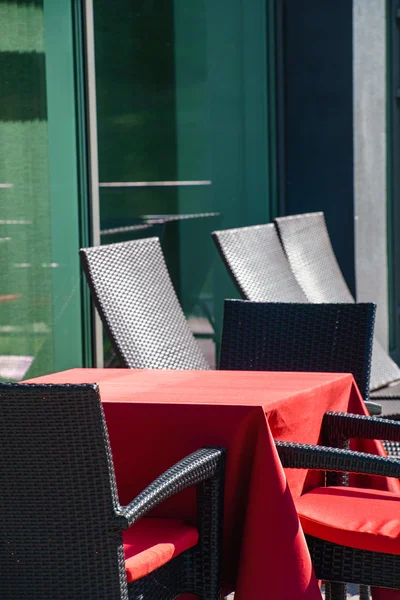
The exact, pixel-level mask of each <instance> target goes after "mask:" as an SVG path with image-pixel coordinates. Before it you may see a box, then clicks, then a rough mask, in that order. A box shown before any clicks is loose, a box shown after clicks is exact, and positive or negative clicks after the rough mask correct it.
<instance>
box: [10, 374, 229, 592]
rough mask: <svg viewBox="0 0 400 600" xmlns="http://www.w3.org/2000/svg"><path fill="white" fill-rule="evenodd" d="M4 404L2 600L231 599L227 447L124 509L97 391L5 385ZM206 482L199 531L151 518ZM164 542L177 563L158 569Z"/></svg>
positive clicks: (194, 461)
mask: <svg viewBox="0 0 400 600" xmlns="http://www.w3.org/2000/svg"><path fill="white" fill-rule="evenodd" d="M0 395H1V402H0V415H1V418H0V423H1V427H2V430H3V435H1V436H0V440H1V441H0V446H1V451H0V456H1V461H0V464H1V466H0V485H1V509H2V521H1V540H2V541H1V543H0V561H1V565H2V568H1V577H0V597H1V598H4V599H7V600H23V599H27V600H28V599H29V600H31V599H35V600H83V599H85V600H101V599H104V600H110V599H111V598H112V599H115V600H117V599H121V600H128V599H132V600H138V599H139V598H140V599H142V600H172V599H173V598H176V597H177V596H179V595H180V594H181V593H184V592H189V593H194V594H196V595H198V596H199V598H201V599H203V600H219V599H220V594H221V591H220V575H219V573H220V559H221V528H222V510H223V473H224V454H225V453H224V450H222V449H220V448H203V449H200V450H198V451H197V452H194V453H193V454H191V455H190V456H187V457H186V458H184V459H183V460H182V461H180V462H179V463H177V464H176V465H175V466H173V467H171V469H169V470H168V471H166V472H165V473H164V474H163V475H161V476H160V477H159V478H158V479H156V480H155V481H154V482H153V483H152V484H150V485H149V486H148V487H147V488H146V489H145V490H143V492H142V493H140V494H139V495H138V496H137V497H136V498H135V499H134V500H132V502H131V503H130V504H129V505H128V506H121V505H120V504H119V501H118V494H117V488H116V483H115V477H114V468H113V462H112V456H111V450H110V446H109V441H108V434H107V429H106V425H105V421H104V415H103V411H102V406H101V402H100V398H99V393H98V389H97V386H95V385H34V384H25V385H24V384H0ZM133 460H134V459H133ZM194 485H196V486H197V497H198V524H197V527H193V526H189V525H185V524H184V523H183V522H181V521H178V520H170V519H156V520H154V519H153V518H148V517H146V515H147V513H148V512H149V511H150V510H151V509H152V508H153V507H155V506H156V505H157V504H159V503H161V502H162V501H163V500H165V499H167V498H169V497H170V496H172V495H174V494H176V493H178V492H179V491H181V490H183V489H184V488H187V487H190V486H194ZM122 532H124V533H122ZM139 538H140V539H139ZM137 539H139V547H136V546H137V542H136V541H135V540H137ZM143 540H146V544H145V546H143ZM160 542H165V543H171V544H174V546H175V556H174V557H173V558H172V559H170V557H168V556H164V557H161V555H160V554H159V555H158V558H159V563H158V565H155V564H154V563H153V562H152V558H153V554H152V549H153V548H154V546H155V545H157V544H158V543H160ZM135 544H136V546H135ZM138 551H139V552H141V554H140V556H139V555H138V554H137V553H138ZM137 557H138V558H137ZM154 569H156V570H154Z"/></svg>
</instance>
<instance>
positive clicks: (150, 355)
mask: <svg viewBox="0 0 400 600" xmlns="http://www.w3.org/2000/svg"><path fill="white" fill-rule="evenodd" d="M79 253H80V257H81V262H82V266H83V271H84V273H85V275H86V278H87V282H88V284H89V288H90V290H91V293H92V298H93V301H94V304H95V306H96V308H97V310H98V312H99V314H100V317H101V319H102V322H103V325H104V327H105V330H106V332H107V334H108V336H109V338H110V340H111V342H112V344H113V347H114V350H115V352H116V354H117V356H118V358H119V359H120V360H121V362H122V364H123V365H124V366H125V367H129V368H131V369H209V365H208V363H207V361H206V359H205V357H204V356H203V354H202V352H201V350H200V348H199V346H198V344H197V342H196V340H195V338H194V336H193V334H192V332H191V331H190V329H189V325H188V323H187V321H186V319H185V315H184V314H183V311H182V308H181V306H180V304H179V301H178V298H177V296H176V293H175V290H174V287H173V285H172V282H171V279H170V276H169V273H168V269H167V266H166V264H165V260H164V256H163V253H162V250H161V246H160V241H159V239H158V238H145V239H141V240H135V241H131V242H122V243H119V244H108V245H105V246H96V247H93V248H83V249H81V250H80V252H79Z"/></svg>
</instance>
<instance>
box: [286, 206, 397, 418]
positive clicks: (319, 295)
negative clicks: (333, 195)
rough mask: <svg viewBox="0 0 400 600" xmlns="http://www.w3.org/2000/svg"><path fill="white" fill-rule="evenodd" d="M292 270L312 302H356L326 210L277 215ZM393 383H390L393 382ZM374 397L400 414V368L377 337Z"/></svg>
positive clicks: (387, 411)
mask: <svg viewBox="0 0 400 600" xmlns="http://www.w3.org/2000/svg"><path fill="white" fill-rule="evenodd" d="M275 222H276V224H277V227H278V230H279V235H280V238H281V240H282V244H283V247H284V250H285V253H286V255H287V258H288V260H289V263H290V266H291V268H292V271H293V273H294V275H295V277H296V279H297V281H298V282H299V285H300V286H301V288H302V290H303V292H304V294H305V295H306V297H307V300H308V301H309V302H354V298H353V297H352V295H351V293H350V291H349V289H348V287H347V285H346V282H345V280H344V278H343V275H342V273H341V271H340V268H339V265H338V263H337V260H336V257H335V254H334V251H333V248H332V244H331V241H330V238H329V233H328V229H327V227H326V223H325V217H324V214H323V213H322V212H316V213H308V214H303V215H294V216H289V217H280V218H278V219H275ZM389 384H390V385H389ZM371 398H372V399H376V401H377V402H379V403H380V404H381V406H382V416H384V417H389V418H396V419H397V418H400V368H399V367H398V366H397V365H396V363H394V362H393V360H392V359H391V358H390V356H389V355H388V354H387V352H386V351H385V350H384V349H383V347H382V346H381V344H380V343H379V342H378V340H377V339H376V338H375V340H374V349H373V355H372V371H371Z"/></svg>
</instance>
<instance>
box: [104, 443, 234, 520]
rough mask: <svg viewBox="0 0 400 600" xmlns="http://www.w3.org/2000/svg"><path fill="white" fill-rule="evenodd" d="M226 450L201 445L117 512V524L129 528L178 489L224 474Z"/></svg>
mask: <svg viewBox="0 0 400 600" xmlns="http://www.w3.org/2000/svg"><path fill="white" fill-rule="evenodd" d="M225 455H226V451H225V450H224V449H223V448H200V450H197V451H196V452H193V453H192V454H189V456H186V457H185V458H184V459H182V460H181V461H179V462H178V463H176V464H175V465H174V466H173V467H170V468H169V469H168V470H167V471H165V472H164V473H163V474H162V475H160V476H159V477H157V479H155V480H154V481H153V482H152V483H151V484H150V485H148V486H147V487H146V488H145V489H144V490H143V491H142V492H141V493H140V494H139V495H138V496H136V498H135V499H134V500H132V502H130V503H129V504H128V505H127V506H121V507H120V508H119V510H118V511H117V513H116V517H117V523H118V527H119V528H121V529H128V527H130V526H131V525H132V524H133V523H135V521H137V520H138V519H140V518H141V517H143V516H144V515H145V514H146V513H148V512H149V511H150V510H151V509H152V508H154V507H155V506H157V504H160V503H161V502H163V501H164V500H167V498H170V497H171V496H174V495H175V494H177V493H178V492H181V491H182V490H184V489H186V488H188V487H191V486H193V485H197V484H199V483H202V482H204V481H206V480H210V479H219V478H221V477H222V476H223V472H224V467H225Z"/></svg>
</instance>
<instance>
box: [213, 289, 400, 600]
mask: <svg viewBox="0 0 400 600" xmlns="http://www.w3.org/2000/svg"><path fill="white" fill-rule="evenodd" d="M374 316H375V305H373V304H314V305H311V304H296V303H287V304H284V303H262V302H246V301H242V300H226V301H225V310H224V324H223V334H222V343H221V361H220V366H221V368H222V369H231V370H241V369H244V370H258V371H260V370H278V371H282V370H283V371H296V370H299V371H327V372H336V371H337V372H342V371H350V372H352V373H353V374H354V377H355V379H356V381H357V384H358V386H359V389H360V391H361V392H362V393H364V394H365V395H367V394H368V389H369V377H370V368H371V354H372V340H373V324H374ZM322 436H323V441H324V443H326V444H327V446H335V447H340V448H343V447H347V445H348V441H349V439H350V438H367V439H388V440H395V441H396V440H400V423H397V422H392V421H388V420H383V419H376V418H369V417H359V416H355V415H346V414H341V413H327V414H326V415H325V418H324V423H323V429H322ZM276 445H277V449H278V453H279V456H280V458H281V461H282V464H283V466H284V467H290V468H305V469H318V470H325V471H327V472H329V471H333V472H334V473H335V474H336V473H338V472H343V473H345V472H350V473H371V474H379V475H387V476H392V475H393V474H394V473H396V475H395V476H398V474H400V463H399V462H398V461H396V460H393V459H383V458H382V457H376V456H375V457H373V456H369V455H364V454H362V453H356V452H351V451H348V450H343V449H339V450H337V449H333V448H325V447H313V446H308V445H302V444H291V443H284V442H276ZM385 461H386V462H385ZM328 482H329V484H330V485H338V484H339V485H343V484H345V483H346V479H342V478H339V477H338V476H337V475H335V476H334V477H331V478H330V479H329V480H328ZM300 517H301V512H300ZM306 533H307V529H306ZM306 539H307V543H308V546H309V549H310V553H311V558H312V561H313V566H314V569H315V571H316V575H317V577H318V578H319V579H322V580H325V581H326V582H327V584H326V588H327V595H326V597H327V598H329V599H330V600H345V598H346V583H345V582H348V583H358V584H362V585H361V586H360V598H363V599H364V598H369V593H368V588H367V586H369V585H374V586H379V587H393V588H400V575H399V573H400V571H399V567H400V556H397V555H391V554H385V555H383V554H382V553H378V552H372V551H367V550H364V549H363V548H352V547H348V546H342V545H339V544H332V543H330V542H329V541H327V540H326V539H324V538H323V539H321V538H319V537H315V536H311V535H306ZM399 545H400V544H399Z"/></svg>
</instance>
